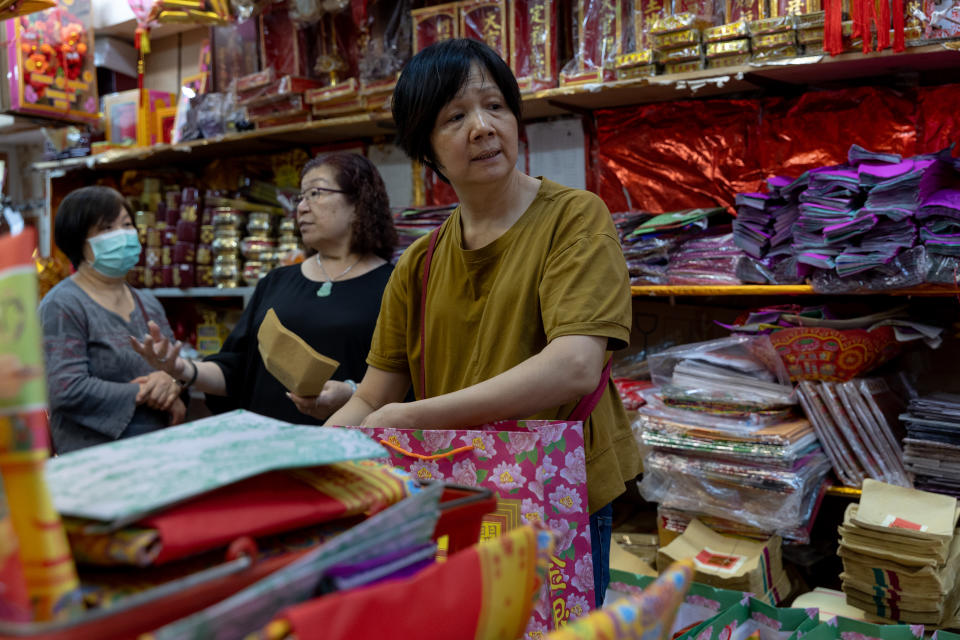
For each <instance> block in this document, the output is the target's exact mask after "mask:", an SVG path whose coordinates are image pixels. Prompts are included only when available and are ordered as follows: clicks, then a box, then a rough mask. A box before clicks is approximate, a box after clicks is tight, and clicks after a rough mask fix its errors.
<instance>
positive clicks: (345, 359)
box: [131, 152, 397, 424]
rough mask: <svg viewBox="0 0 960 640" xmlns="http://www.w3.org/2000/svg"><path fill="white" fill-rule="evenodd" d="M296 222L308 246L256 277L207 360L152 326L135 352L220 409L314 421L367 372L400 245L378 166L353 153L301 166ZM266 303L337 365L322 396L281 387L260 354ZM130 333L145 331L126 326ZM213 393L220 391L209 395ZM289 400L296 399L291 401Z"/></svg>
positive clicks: (135, 344)
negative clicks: (291, 261) (184, 353)
mask: <svg viewBox="0 0 960 640" xmlns="http://www.w3.org/2000/svg"><path fill="white" fill-rule="evenodd" d="M297 225H298V226H299V227H300V236H301V238H302V239H303V244H304V246H305V247H307V249H308V250H309V252H310V253H311V254H312V255H310V257H309V258H307V259H306V260H304V261H303V262H302V263H300V264H296V265H291V266H287V267H280V268H278V269H274V270H273V271H271V272H270V273H268V274H267V275H266V276H265V277H264V278H263V279H262V280H260V282H258V283H257V288H256V290H255V291H254V292H253V296H252V297H251V298H250V303H249V304H248V305H247V308H246V309H244V312H243V316H242V317H241V318H240V321H239V322H238V323H237V325H236V326H235V327H234V328H233V331H231V332H230V335H229V336H228V337H227V339H226V340H225V341H224V343H223V347H222V348H221V349H220V352H219V353H216V354H214V355H212V356H209V357H207V358H206V359H205V360H204V361H202V362H199V361H196V360H188V359H186V358H182V357H180V356H179V353H180V345H179V343H177V344H172V343H171V342H170V341H169V340H167V339H166V337H165V336H164V335H162V334H160V333H159V330H158V328H156V327H153V328H152V331H151V333H150V334H147V335H145V336H143V340H142V341H138V340H136V339H134V338H131V345H132V346H133V348H134V349H136V350H137V352H138V353H140V354H142V355H143V357H144V358H145V359H146V360H147V361H148V362H150V363H151V364H153V365H154V366H156V367H157V368H158V369H164V370H165V371H167V372H169V373H170V375H172V376H175V377H177V378H178V379H179V380H182V381H183V382H184V383H185V384H188V385H192V386H193V388H195V389H197V390H199V391H203V392H204V393H206V394H207V399H208V403H210V404H211V406H214V405H215V406H216V408H217V409H218V410H225V409H229V408H241V409H247V410H249V411H254V412H256V413H259V414H262V415H265V416H270V417H271V418H277V419H278V420H285V421H287V422H294V423H300V424H320V423H322V422H323V420H325V419H326V418H327V417H328V416H329V415H330V414H331V413H333V412H334V411H336V410H337V409H339V408H340V407H341V406H343V404H344V403H346V402H347V400H349V399H350V397H351V396H352V395H353V392H354V391H355V390H356V386H357V385H356V383H354V382H353V380H359V379H360V378H362V377H363V374H364V372H365V370H366V363H365V362H364V359H365V358H366V357H367V351H368V350H369V349H370V337H371V336H372V335H373V328H374V326H375V325H376V322H377V313H378V311H379V310H380V298H381V296H382V295H383V288H384V287H385V286H386V284H387V280H388V279H389V278H390V273H391V272H392V271H393V265H392V264H390V262H389V259H390V257H391V256H392V254H393V248H394V246H395V245H396V243H397V232H396V231H395V230H394V227H393V218H392V217H391V214H390V202H389V199H388V197H387V191H386V187H385V186H384V184H383V179H382V178H381V177H380V173H379V172H378V171H377V168H376V167H375V166H374V165H373V163H372V162H370V161H369V160H368V159H367V158H365V157H363V156H361V155H358V154H356V153H344V152H335V153H327V154H323V155H320V156H317V157H316V158H313V159H312V160H310V161H309V162H308V163H307V164H306V166H304V168H303V171H302V172H301V173H300V196H299V198H298V199H297ZM269 309H273V310H274V311H275V312H276V314H277V317H278V319H279V320H280V323H281V324H282V325H283V326H284V327H286V328H287V329H289V330H291V331H292V332H294V333H295V334H297V335H298V336H300V337H301V338H303V340H304V341H306V342H307V344H309V345H310V346H311V347H313V349H315V350H316V351H318V352H319V353H322V354H324V355H326V356H328V357H330V358H333V359H334V360H336V361H337V362H339V363H340V366H339V367H338V368H337V370H336V371H335V372H334V374H333V379H331V380H329V381H327V382H326V384H324V386H323V390H322V391H321V392H320V395H318V396H314V397H311V398H301V397H299V396H292V395H290V394H288V393H287V390H286V389H285V388H284V387H283V385H282V384H281V383H280V381H279V380H277V379H276V378H274V377H273V376H272V375H271V374H270V372H269V371H267V369H266V367H265V366H264V364H263V358H262V357H261V356H260V348H259V343H258V341H257V331H258V330H259V328H260V324H261V323H262V322H263V318H264V316H265V315H266V313H267V311H268V310H269ZM133 335H143V334H142V333H141V334H133ZM210 396H224V398H223V400H221V399H220V398H217V399H216V400H215V401H214V402H210V401H211V398H210ZM294 402H296V403H297V404H294Z"/></svg>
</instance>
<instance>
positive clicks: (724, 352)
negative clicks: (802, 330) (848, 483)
mask: <svg viewBox="0 0 960 640" xmlns="http://www.w3.org/2000/svg"><path fill="white" fill-rule="evenodd" d="M649 360H650V370H651V377H652V378H653V382H654V384H655V385H656V386H655V387H654V388H651V389H649V390H646V391H643V392H641V393H642V394H643V397H644V399H645V400H646V404H645V405H643V406H642V407H640V408H639V409H638V414H637V418H636V420H635V422H634V425H635V429H636V431H637V433H636V436H637V438H638V441H639V442H640V443H641V444H642V445H643V446H644V448H645V450H646V451H647V455H646V459H645V465H644V469H645V471H646V473H645V474H644V478H643V481H642V482H641V485H640V490H641V493H642V494H643V495H644V497H645V498H646V499H647V500H650V501H653V502H658V503H659V505H660V512H661V522H662V523H665V524H668V526H672V527H674V528H675V529H681V530H682V527H684V526H685V524H686V523H687V522H689V520H690V519H691V518H692V517H698V518H700V519H702V520H704V521H705V522H708V523H709V524H710V525H711V526H713V527H715V528H717V529H718V530H722V531H727V532H731V533H738V534H742V535H748V536H750V537H754V538H758V539H766V538H768V537H770V535H771V534H773V533H777V534H779V535H780V536H782V537H783V538H784V539H786V540H788V541H790V542H797V543H803V542H808V541H809V537H810V526H811V524H812V521H813V518H814V516H815V514H816V510H817V508H818V507H819V504H820V500H821V499H822V496H823V493H824V491H825V490H826V483H825V482H824V480H825V476H826V474H827V473H828V472H829V470H830V462H829V460H828V459H827V457H826V456H825V454H824V452H823V450H822V449H821V447H820V444H819V443H818V441H817V438H816V434H815V433H814V430H813V427H812V426H811V425H810V423H809V422H808V421H807V420H805V419H803V418H802V417H800V416H799V415H798V414H797V411H796V397H795V395H794V390H793V386H792V385H791V384H790V381H789V377H788V375H787V372H786V369H785V367H784V365H783V362H782V361H781V360H780V358H779V357H778V356H777V353H776V350H775V349H774V348H773V346H772V344H771V342H770V339H769V337H768V336H763V335H761V336H733V337H730V338H723V339H720V340H712V341H708V342H701V343H696V344H690V345H683V346H680V347H675V348H673V349H669V350H667V351H664V352H662V353H660V354H656V355H653V356H651V357H650V358H649Z"/></svg>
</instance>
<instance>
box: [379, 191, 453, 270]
mask: <svg viewBox="0 0 960 640" xmlns="http://www.w3.org/2000/svg"><path fill="white" fill-rule="evenodd" d="M456 208H457V205H456V204H450V205H440V206H435V207H407V208H406V209H402V210H400V211H398V212H396V213H395V214H394V216H393V226H394V227H396V229H397V246H396V248H395V249H394V251H393V262H396V261H397V259H399V258H400V255H401V254H403V252H404V251H406V250H407V247H409V246H410V245H411V244H413V243H414V242H415V241H416V240H418V239H419V238H422V237H423V236H428V235H430V233H431V232H432V231H433V230H434V229H436V228H437V227H439V226H440V225H442V224H443V223H444V221H445V220H446V219H447V218H449V217H450V214H451V213H453V210H454V209H456Z"/></svg>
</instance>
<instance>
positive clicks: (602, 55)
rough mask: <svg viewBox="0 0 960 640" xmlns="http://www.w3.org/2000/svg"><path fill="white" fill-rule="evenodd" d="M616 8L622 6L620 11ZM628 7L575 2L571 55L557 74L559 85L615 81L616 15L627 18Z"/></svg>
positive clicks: (617, 0)
mask: <svg viewBox="0 0 960 640" xmlns="http://www.w3.org/2000/svg"><path fill="white" fill-rule="evenodd" d="M618 5H621V6H620V7H619V11H618ZM624 5H625V6H624ZM629 5H630V3H629V1H628V0H627V1H625V0H578V1H577V3H576V5H575V16H574V20H573V42H574V55H573V58H572V59H571V60H570V61H569V62H568V63H567V64H566V65H564V67H563V69H562V70H561V72H560V84H561V85H575V84H587V83H591V84H592V83H600V82H606V81H610V80H614V79H615V78H616V74H615V72H614V68H615V66H616V56H617V55H618V54H619V53H622V51H619V50H618V37H617V35H618V34H617V15H618V14H620V15H621V16H622V15H629V9H630V6H629ZM624 8H626V9H627V11H626V12H625V11H624Z"/></svg>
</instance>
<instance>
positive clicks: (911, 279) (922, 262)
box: [811, 246, 930, 293]
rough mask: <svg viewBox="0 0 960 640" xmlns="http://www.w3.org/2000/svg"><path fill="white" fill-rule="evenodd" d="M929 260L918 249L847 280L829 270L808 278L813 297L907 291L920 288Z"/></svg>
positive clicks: (924, 252) (927, 270) (920, 249)
mask: <svg viewBox="0 0 960 640" xmlns="http://www.w3.org/2000/svg"><path fill="white" fill-rule="evenodd" d="M929 264H930V261H929V258H928V256H927V252H926V250H925V249H924V247H922V246H918V247H914V248H912V249H909V250H907V251H904V252H903V253H901V254H900V255H898V256H897V257H895V258H893V259H892V260H890V262H888V263H887V264H885V265H883V266H882V267H877V268H875V269H871V270H870V271H868V272H865V273H861V274H858V275H856V276H849V277H846V278H843V277H840V276H838V275H837V274H836V273H835V272H833V271H832V270H830V271H825V270H820V269H818V270H817V271H815V272H814V274H813V277H812V278H811V284H812V286H813V290H814V291H816V292H817V293H855V292H860V291H888V290H892V289H907V288H910V287H916V286H918V285H921V284H923V282H924V280H925V278H926V276H927V273H928V272H929Z"/></svg>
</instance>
